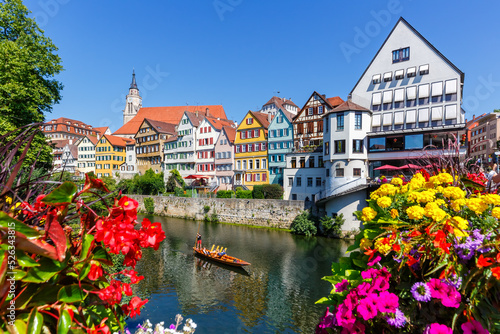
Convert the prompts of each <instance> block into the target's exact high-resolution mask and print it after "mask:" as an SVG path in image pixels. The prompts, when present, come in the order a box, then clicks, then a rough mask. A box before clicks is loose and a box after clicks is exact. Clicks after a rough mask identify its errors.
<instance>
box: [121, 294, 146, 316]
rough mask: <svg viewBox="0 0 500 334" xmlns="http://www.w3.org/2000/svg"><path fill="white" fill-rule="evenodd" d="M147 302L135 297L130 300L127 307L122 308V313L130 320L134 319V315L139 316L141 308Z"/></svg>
mask: <svg viewBox="0 0 500 334" xmlns="http://www.w3.org/2000/svg"><path fill="white" fill-rule="evenodd" d="M147 302H148V300H147V299H144V300H141V298H139V297H137V296H135V297H134V298H132V299H131V300H130V302H129V303H128V305H123V306H122V309H123V312H124V313H125V314H127V315H129V316H130V317H131V318H135V316H136V315H141V307H142V306H143V305H144V304H146V303H147Z"/></svg>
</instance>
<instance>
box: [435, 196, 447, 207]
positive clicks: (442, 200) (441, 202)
mask: <svg viewBox="0 0 500 334" xmlns="http://www.w3.org/2000/svg"><path fill="white" fill-rule="evenodd" d="M434 203H436V204H437V205H439V206H443V205H444V206H445V207H446V202H445V201H444V199H442V198H438V199H437V200H435V201H434Z"/></svg>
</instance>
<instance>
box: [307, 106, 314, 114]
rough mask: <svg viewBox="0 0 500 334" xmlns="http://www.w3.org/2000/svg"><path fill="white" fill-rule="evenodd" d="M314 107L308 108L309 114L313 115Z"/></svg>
mask: <svg viewBox="0 0 500 334" xmlns="http://www.w3.org/2000/svg"><path fill="white" fill-rule="evenodd" d="M313 110H314V108H308V109H307V115H308V116H312V114H313Z"/></svg>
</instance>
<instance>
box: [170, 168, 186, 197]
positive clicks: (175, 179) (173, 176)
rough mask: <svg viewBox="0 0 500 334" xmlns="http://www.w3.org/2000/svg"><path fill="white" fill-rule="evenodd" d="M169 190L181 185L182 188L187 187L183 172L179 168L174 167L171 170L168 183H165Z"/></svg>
mask: <svg viewBox="0 0 500 334" xmlns="http://www.w3.org/2000/svg"><path fill="white" fill-rule="evenodd" d="M165 187H166V189H167V192H172V191H175V188H177V187H180V188H183V189H184V188H185V187H186V183H185V182H184V179H183V178H182V176H181V174H180V173H179V171H178V170H177V169H173V170H171V171H170V175H169V177H168V180H167V184H166V185H165Z"/></svg>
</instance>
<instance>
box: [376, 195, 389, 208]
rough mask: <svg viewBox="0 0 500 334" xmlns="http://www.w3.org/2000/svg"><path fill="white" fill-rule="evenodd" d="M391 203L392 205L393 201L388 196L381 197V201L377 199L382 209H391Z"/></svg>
mask: <svg viewBox="0 0 500 334" xmlns="http://www.w3.org/2000/svg"><path fill="white" fill-rule="evenodd" d="M391 203H392V200H391V199H390V198H389V197H387V196H384V197H380V198H379V199H377V204H378V206H380V207H381V208H382V209H385V208H387V207H389V206H390V205H391Z"/></svg>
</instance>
